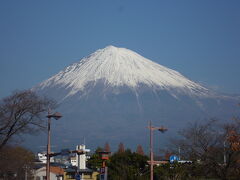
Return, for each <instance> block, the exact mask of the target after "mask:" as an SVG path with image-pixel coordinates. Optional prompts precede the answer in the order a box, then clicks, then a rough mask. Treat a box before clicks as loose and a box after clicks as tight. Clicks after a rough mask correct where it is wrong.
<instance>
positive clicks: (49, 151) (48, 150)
mask: <svg viewBox="0 0 240 180" xmlns="http://www.w3.org/2000/svg"><path fill="white" fill-rule="evenodd" d="M46 117H47V118H48V143H47V167H46V177H47V180H50V153H51V142H50V128H51V118H54V119H55V120H58V119H60V118H61V117H62V115H61V114H60V113H59V112H55V113H54V114H51V110H50V109H49V110H48V115H47V116H46Z"/></svg>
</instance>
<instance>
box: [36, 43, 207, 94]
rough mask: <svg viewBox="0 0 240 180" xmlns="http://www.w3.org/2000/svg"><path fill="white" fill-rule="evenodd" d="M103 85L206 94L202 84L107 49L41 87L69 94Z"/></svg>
mask: <svg viewBox="0 0 240 180" xmlns="http://www.w3.org/2000/svg"><path fill="white" fill-rule="evenodd" d="M98 81H102V82H104V84H105V85H107V86H111V87H119V86H127V87H130V88H132V89H137V88H138V87H140V86H141V85H146V86H149V87H151V88H154V89H165V90H169V89H171V90H172V89H178V91H184V92H186V93H188V94H189V93H193V94H194V93H195V94H199V92H201V93H200V94H206V92H207V91H208V90H207V89H206V88H204V87H202V86H201V85H199V84H197V83H195V82H193V81H190V80H189V79H187V78H185V77H184V76H183V75H181V74H180V73H178V72H177V71H174V70H172V69H169V68H167V67H164V66H162V65H160V64H157V63H155V62H153V61H151V60H149V59H147V58H144V57H143V56H141V55H139V54H137V53H136V52H133V51H131V50H129V49H126V48H118V47H114V46H107V47H105V48H104V49H100V50H97V51H96V52H94V53H93V54H91V55H90V56H88V57H85V58H83V59H81V60H80V61H79V62H77V63H74V64H72V65H71V66H68V67H67V68H65V69H64V70H63V71H60V72H59V73H58V74H56V75H55V76H53V77H51V78H49V79H48V80H46V81H44V82H43V83H41V84H40V85H39V88H40V89H43V88H45V87H53V86H56V85H57V86H62V87H66V88H69V89H71V90H70V92H69V94H68V95H73V94H75V93H77V92H79V91H83V90H84V89H85V87H86V86H87V85H88V83H96V82H98Z"/></svg>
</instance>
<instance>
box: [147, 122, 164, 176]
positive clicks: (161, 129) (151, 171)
mask: <svg viewBox="0 0 240 180" xmlns="http://www.w3.org/2000/svg"><path fill="white" fill-rule="evenodd" d="M148 128H149V130H150V180H153V164H154V160H153V131H154V130H158V131H160V132H162V133H164V132H165V131H167V128H165V127H163V126H161V127H154V126H152V122H151V121H149V126H148Z"/></svg>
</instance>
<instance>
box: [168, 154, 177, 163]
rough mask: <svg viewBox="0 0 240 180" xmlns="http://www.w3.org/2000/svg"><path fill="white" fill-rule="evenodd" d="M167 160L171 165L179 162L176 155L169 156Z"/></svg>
mask: <svg viewBox="0 0 240 180" xmlns="http://www.w3.org/2000/svg"><path fill="white" fill-rule="evenodd" d="M169 160H170V163H173V162H175V161H179V158H178V157H177V156H176V155H171V156H170V158H169Z"/></svg>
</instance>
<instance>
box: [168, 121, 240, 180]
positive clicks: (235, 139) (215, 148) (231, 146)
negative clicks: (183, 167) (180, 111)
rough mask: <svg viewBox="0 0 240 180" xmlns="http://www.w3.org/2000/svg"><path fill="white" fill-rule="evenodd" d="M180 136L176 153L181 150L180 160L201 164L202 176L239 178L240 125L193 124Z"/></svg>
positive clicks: (181, 132)
mask: <svg viewBox="0 0 240 180" xmlns="http://www.w3.org/2000/svg"><path fill="white" fill-rule="evenodd" d="M180 135H181V137H180V139H175V140H173V141H172V144H174V145H175V149H176V152H177V149H178V148H179V147H180V148H181V157H183V158H185V159H186V160H192V161H193V162H196V163H197V162H199V163H197V164H198V165H199V167H200V168H199V169H200V172H199V173H200V174H202V175H205V176H206V177H207V176H208V177H215V178H220V179H224V180H225V179H228V178H233V179H234V178H235V177H238V176H239V175H240V161H239V158H240V145H239V144H240V142H239V140H240V123H239V122H237V121H235V122H233V123H227V124H225V125H222V124H219V123H218V122H217V121H216V120H209V121H207V122H204V123H193V124H190V125H189V126H188V127H187V128H185V129H183V130H181V131H180ZM206 167H207V168H206Z"/></svg>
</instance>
